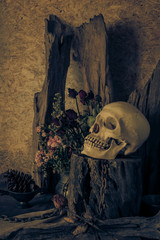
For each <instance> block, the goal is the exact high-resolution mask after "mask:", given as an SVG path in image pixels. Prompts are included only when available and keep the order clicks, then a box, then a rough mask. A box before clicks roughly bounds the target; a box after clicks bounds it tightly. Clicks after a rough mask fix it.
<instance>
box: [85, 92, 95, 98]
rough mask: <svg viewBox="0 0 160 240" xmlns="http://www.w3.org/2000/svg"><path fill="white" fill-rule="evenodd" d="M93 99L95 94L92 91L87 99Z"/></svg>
mask: <svg viewBox="0 0 160 240" xmlns="http://www.w3.org/2000/svg"><path fill="white" fill-rule="evenodd" d="M93 98H94V93H93V92H92V91H90V92H89V93H88V95H87V99H88V100H92V99H93Z"/></svg>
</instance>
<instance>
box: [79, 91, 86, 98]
mask: <svg viewBox="0 0 160 240" xmlns="http://www.w3.org/2000/svg"><path fill="white" fill-rule="evenodd" d="M79 97H80V99H81V100H85V98H86V97H87V93H86V92H85V91H84V90H80V91H79Z"/></svg>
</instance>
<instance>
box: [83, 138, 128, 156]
mask: <svg viewBox="0 0 160 240" xmlns="http://www.w3.org/2000/svg"><path fill="white" fill-rule="evenodd" d="M126 145H127V143H126V142H122V143H121V144H120V145H117V144H116V143H115V141H114V140H113V141H112V142H111V145H110V148H109V149H107V150H104V149H101V148H97V147H94V146H92V145H90V144H88V143H84V149H83V151H82V152H81V154H85V155H87V156H89V157H92V158H97V159H107V160H112V159H115V158H116V156H117V155H118V153H119V152H120V151H121V150H122V149H123V148H125V147H126Z"/></svg>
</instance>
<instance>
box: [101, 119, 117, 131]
mask: <svg viewBox="0 0 160 240" xmlns="http://www.w3.org/2000/svg"><path fill="white" fill-rule="evenodd" d="M104 126H105V127H106V128H108V129H110V130H114V129H115V128H116V120H115V119H114V118H112V117H108V118H107V120H106V121H105V122H104Z"/></svg>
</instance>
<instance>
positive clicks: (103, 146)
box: [85, 136, 112, 150]
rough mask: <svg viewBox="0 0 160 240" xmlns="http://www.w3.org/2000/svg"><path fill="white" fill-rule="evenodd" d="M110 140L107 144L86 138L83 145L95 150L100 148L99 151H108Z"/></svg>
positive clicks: (92, 138)
mask: <svg viewBox="0 0 160 240" xmlns="http://www.w3.org/2000/svg"><path fill="white" fill-rule="evenodd" d="M111 140H112V139H108V141H107V142H102V141H101V140H99V139H96V138H94V137H90V136H87V137H86V138H85V144H89V145H91V146H93V147H97V148H101V149H105V150H106V149H108V148H109V147H110V144H111Z"/></svg>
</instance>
